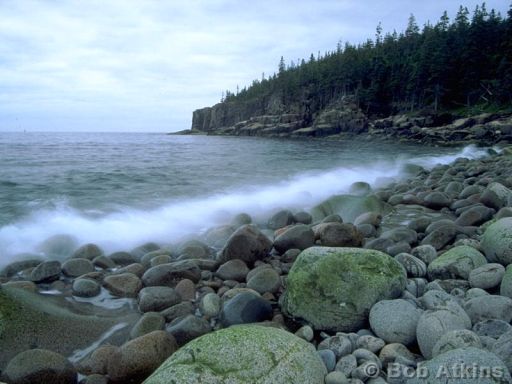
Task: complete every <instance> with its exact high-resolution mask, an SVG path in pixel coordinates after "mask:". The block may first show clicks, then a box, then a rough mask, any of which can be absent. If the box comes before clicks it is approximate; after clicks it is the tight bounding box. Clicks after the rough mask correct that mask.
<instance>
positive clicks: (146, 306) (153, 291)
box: [138, 287, 181, 312]
mask: <svg viewBox="0 0 512 384" xmlns="http://www.w3.org/2000/svg"><path fill="white" fill-rule="evenodd" d="M138 301H139V310H140V311H141V312H156V311H162V310H164V309H166V308H169V307H171V306H173V305H176V304H178V303H179V302H180V301H181V297H180V295H179V294H178V293H177V292H176V290H175V289H173V288H170V287H146V288H143V289H141V291H140V292H139V300H138Z"/></svg>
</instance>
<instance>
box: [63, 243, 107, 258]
mask: <svg viewBox="0 0 512 384" xmlns="http://www.w3.org/2000/svg"><path fill="white" fill-rule="evenodd" d="M101 255H103V250H102V249H101V248H100V247H99V246H97V245H96V244H85V245H82V246H81V247H80V248H78V249H77V250H76V251H75V252H73V254H72V255H71V257H72V258H73V259H88V260H91V261H92V260H93V259H95V258H96V257H98V256H101Z"/></svg>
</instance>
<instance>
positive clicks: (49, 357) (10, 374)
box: [3, 349, 77, 384]
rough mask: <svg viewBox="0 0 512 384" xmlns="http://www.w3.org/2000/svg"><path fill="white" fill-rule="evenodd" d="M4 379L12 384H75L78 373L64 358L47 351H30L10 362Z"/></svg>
mask: <svg viewBox="0 0 512 384" xmlns="http://www.w3.org/2000/svg"><path fill="white" fill-rule="evenodd" d="M3 378H4V380H6V381H7V382H8V383H10V384H48V383H52V384H75V383H76V382H77V373H76V370H75V368H74V367H73V365H72V364H71V363H70V362H69V361H68V360H67V359H66V358H65V357H64V356H62V355H60V354H58V353H55V352H52V351H49V350H46V349H29V350H28V351H24V352H21V353H19V354H18V355H16V356H15V357H14V358H13V359H12V360H11V361H9V364H7V367H6V368H5V371H4V372H3Z"/></svg>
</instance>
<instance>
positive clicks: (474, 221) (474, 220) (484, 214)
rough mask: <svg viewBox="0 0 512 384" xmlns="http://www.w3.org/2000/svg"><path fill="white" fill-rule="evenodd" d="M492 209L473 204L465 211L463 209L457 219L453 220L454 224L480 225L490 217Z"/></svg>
mask: <svg viewBox="0 0 512 384" xmlns="http://www.w3.org/2000/svg"><path fill="white" fill-rule="evenodd" d="M493 213H494V210H493V209H491V208H487V207H484V206H475V207H472V208H470V209H468V210H467V211H464V212H463V213H462V214H461V215H460V216H459V217H458V219H457V220H455V224H456V225H460V226H463V227H464V226H472V225H480V224H483V223H485V222H486V221H489V220H490V219H492V215H493Z"/></svg>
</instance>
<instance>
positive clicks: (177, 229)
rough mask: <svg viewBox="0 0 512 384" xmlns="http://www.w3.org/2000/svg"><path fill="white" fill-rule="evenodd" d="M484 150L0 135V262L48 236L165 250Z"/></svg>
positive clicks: (108, 135)
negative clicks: (236, 219) (234, 221)
mask: <svg viewBox="0 0 512 384" xmlns="http://www.w3.org/2000/svg"><path fill="white" fill-rule="evenodd" d="M484 154H485V149H478V148H474V147H466V148H436V147H428V146H418V145H412V144H403V143H369V142H366V141H363V140H349V141H320V140H290V139H287V140H284V139H283V140H281V139H270V138H252V137H211V136H169V135H165V134H147V133H135V134H134V133H0V265H2V264H6V263H8V262H10V261H12V260H15V259H16V257H17V256H16V254H19V253H23V252H31V253H37V254H40V253H41V249H40V245H41V243H42V242H44V241H45V240H46V239H48V238H50V237H52V236H54V235H62V234H65V235H71V236H73V237H74V238H75V239H76V241H77V243H79V244H83V243H87V242H94V243H97V244H99V245H100V246H102V247H103V248H104V249H105V251H107V252H113V251H117V250H129V249H131V248H133V247H135V246H137V245H140V244H142V243H144V242H146V241H156V242H160V243H171V242H175V241H178V240H179V239H180V238H183V236H186V235H189V234H192V233H200V232H201V231H204V230H206V229H208V228H210V227H212V226H215V225H220V224H226V223H228V222H229V221H230V219H231V218H232V216H233V215H235V214H237V213H240V212H246V213H249V214H251V215H252V216H253V217H255V218H256V219H257V220H258V219H261V220H262V219H264V218H265V217H266V216H267V215H269V214H271V212H272V211H274V210H276V209H278V208H291V209H296V210H302V209H308V208H310V207H312V206H314V205H315V204H317V203H319V202H321V201H322V200H324V199H326V198H328V197H329V196H331V195H333V194H337V193H343V192H346V191H348V188H349V186H350V185H351V184H352V183H353V182H356V181H367V182H369V183H370V184H372V185H374V186H378V185H379V183H382V180H383V178H389V177H393V178H399V177H400V176H401V172H402V169H403V166H404V164H406V163H414V164H419V165H422V166H424V167H426V168H431V167H433V166H434V165H436V164H438V163H442V164H446V163H450V162H452V161H453V160H455V159H456V158H457V157H461V156H463V157H470V158H474V157H479V156H484Z"/></svg>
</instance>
